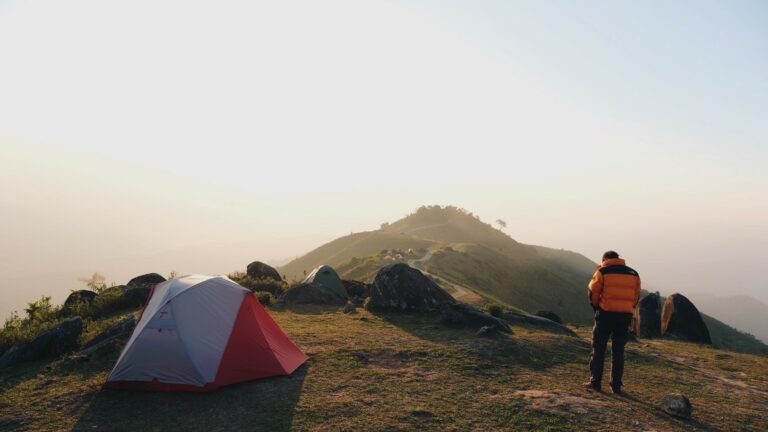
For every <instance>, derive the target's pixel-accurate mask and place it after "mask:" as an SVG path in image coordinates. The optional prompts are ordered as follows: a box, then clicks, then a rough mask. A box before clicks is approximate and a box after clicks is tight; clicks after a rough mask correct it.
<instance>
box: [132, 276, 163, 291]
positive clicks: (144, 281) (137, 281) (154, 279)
mask: <svg viewBox="0 0 768 432" xmlns="http://www.w3.org/2000/svg"><path fill="white" fill-rule="evenodd" d="M161 282H165V278H164V277H162V276H160V275H159V274H157V273H147V274H143V275H141V276H136V277H135V278H133V279H131V280H130V281H128V283H127V285H128V286H129V287H130V286H147V287H148V288H152V287H153V286H155V285H157V284H159V283H161Z"/></svg>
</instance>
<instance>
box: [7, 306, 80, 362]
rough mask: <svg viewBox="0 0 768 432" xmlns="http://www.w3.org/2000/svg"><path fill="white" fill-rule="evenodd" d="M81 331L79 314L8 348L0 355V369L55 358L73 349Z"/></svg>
mask: <svg viewBox="0 0 768 432" xmlns="http://www.w3.org/2000/svg"><path fill="white" fill-rule="evenodd" d="M82 332H83V320H82V318H80V317H79V316H76V317H73V318H70V319H68V320H66V321H63V322H62V323H61V324H59V325H57V326H56V327H54V328H52V329H50V330H48V331H47V332H45V333H43V334H41V335H40V336H38V337H37V338H35V339H34V340H33V341H32V342H29V343H24V344H16V345H14V346H12V347H11V348H10V349H8V351H6V352H5V354H3V356H2V357H0V369H3V368H6V367H10V366H13V365H15V364H17V363H21V362H25V361H31V360H42V359H47V358H55V357H58V356H60V355H62V354H65V353H68V352H70V351H74V350H75V349H76V348H77V341H78V339H79V338H80V334H82Z"/></svg>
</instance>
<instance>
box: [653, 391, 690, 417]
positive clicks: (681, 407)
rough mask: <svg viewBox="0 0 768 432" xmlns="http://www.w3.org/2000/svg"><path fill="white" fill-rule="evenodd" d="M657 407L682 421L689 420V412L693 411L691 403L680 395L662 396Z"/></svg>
mask: <svg viewBox="0 0 768 432" xmlns="http://www.w3.org/2000/svg"><path fill="white" fill-rule="evenodd" d="M659 407H660V408H661V410H662V411H664V412H665V413H667V414H669V415H672V416H675V417H680V418H683V419H690V418H691V411H692V410H693V407H692V406H691V401H689V400H688V398H687V397H685V396H684V395H682V394H680V393H674V394H670V395H666V396H664V399H662V400H661V404H660V405H659Z"/></svg>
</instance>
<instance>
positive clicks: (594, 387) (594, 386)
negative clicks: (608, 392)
mask: <svg viewBox="0 0 768 432" xmlns="http://www.w3.org/2000/svg"><path fill="white" fill-rule="evenodd" d="M584 388H586V389H587V390H594V391H603V389H602V386H601V385H600V383H596V382H592V381H587V382H585V383H584Z"/></svg>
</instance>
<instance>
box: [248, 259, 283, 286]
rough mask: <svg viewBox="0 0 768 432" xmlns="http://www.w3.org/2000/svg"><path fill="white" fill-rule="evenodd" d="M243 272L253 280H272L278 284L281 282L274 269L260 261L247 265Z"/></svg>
mask: <svg viewBox="0 0 768 432" xmlns="http://www.w3.org/2000/svg"><path fill="white" fill-rule="evenodd" d="M245 272H246V273H247V274H248V276H250V277H252V278H254V279H274V280H276V281H278V282H282V280H283V278H282V277H281V276H280V273H278V271H277V270H275V268H274V267H272V266H269V265H267V264H264V263H263V262H261V261H254V262H252V263H250V264H248V267H247V268H246V270H245Z"/></svg>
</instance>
